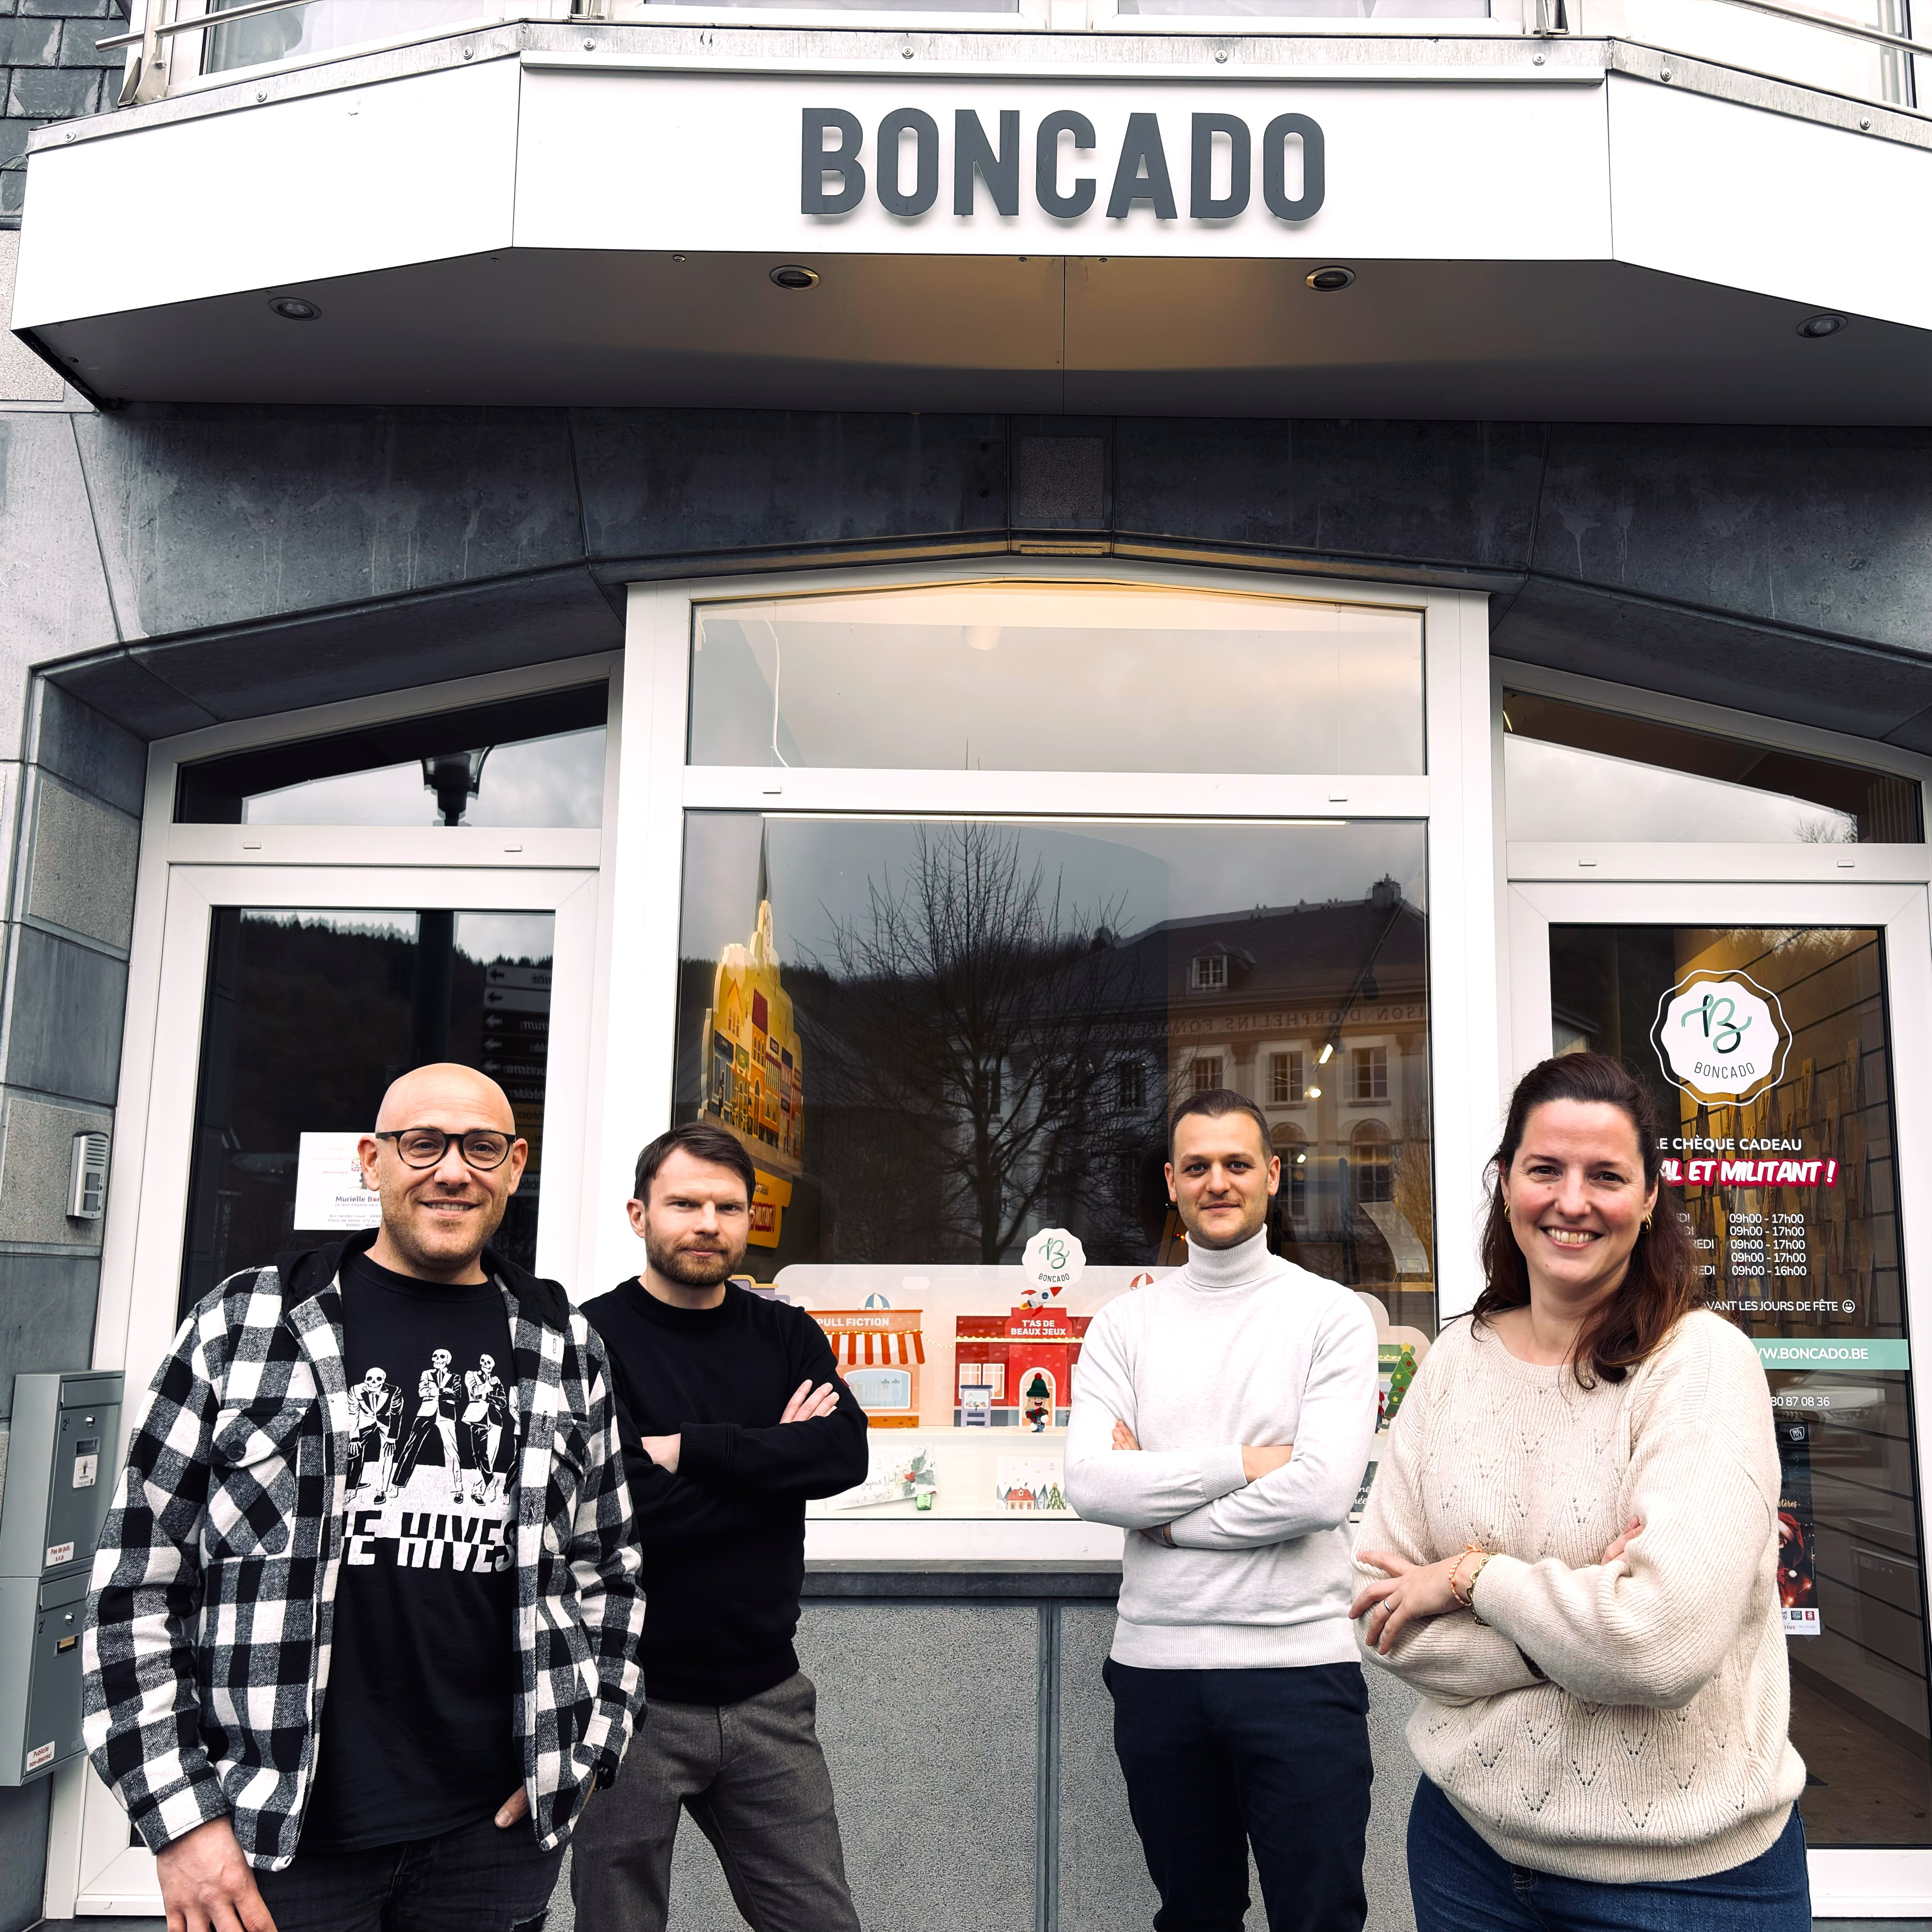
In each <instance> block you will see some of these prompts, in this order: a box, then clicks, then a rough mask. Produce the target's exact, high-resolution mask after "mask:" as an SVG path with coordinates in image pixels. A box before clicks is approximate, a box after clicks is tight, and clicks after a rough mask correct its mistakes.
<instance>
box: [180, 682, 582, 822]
mask: <svg viewBox="0 0 1932 1932" xmlns="http://www.w3.org/2000/svg"><path fill="white" fill-rule="evenodd" d="M609 706H610V694H609V690H608V688H607V686H605V685H601V684H592V685H581V686H580V687H579V688H577V689H576V690H574V691H544V692H541V693H538V694H535V695H532V696H531V697H517V698H511V699H509V700H505V701H504V702H502V703H495V704H478V705H472V706H469V707H468V708H467V709H463V710H461V711H441V712H434V713H432V714H431V715H428V716H427V717H419V718H394V719H392V720H390V721H387V722H386V723H383V724H365V725H363V726H362V727H360V728H359V729H358V730H353V731H338V732H335V733H332V734H331V735H330V736H327V737H321V738H302V739H297V740H296V742H294V743H293V744H287V745H263V746H262V747H261V748H259V749H257V750H255V751H233V752H230V753H229V754H228V755H227V756H226V757H218V758H204V759H202V760H199V762H198V763H193V764H187V765H183V766H181V771H180V774H179V776H178V778H177V779H176V781H175V823H176V824H178V825H523V826H550V825H575V826H591V825H601V823H603V820H604V718H605V715H606V714H607V711H608V709H609Z"/></svg>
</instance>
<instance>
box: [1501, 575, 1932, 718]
mask: <svg viewBox="0 0 1932 1932" xmlns="http://www.w3.org/2000/svg"><path fill="white" fill-rule="evenodd" d="M1928 554H1932V553H1928ZM1491 634H1492V637H1493V645H1494V649H1495V650H1496V654H1497V655H1499V656H1500V657H1505V658H1522V659H1524V660H1525V661H1527V662H1529V663H1531V664H1550V665H1553V666H1555V667H1556V668H1558V669H1559V670H1573V671H1577V672H1580V673H1583V674H1584V675H1585V676H1590V677H1601V678H1607V679H1613V680H1616V681H1619V682H1631V683H1635V684H1637V685H1641V686H1646V687H1648V688H1650V689H1652V690H1655V691H1670V692H1672V693H1673V694H1675V695H1676V696H1678V697H1694V698H1698V699H1701V700H1703V702H1705V703H1709V704H1727V705H1732V706H1736V707H1737V708H1738V709H1742V710H1745V711H1760V712H1764V713H1765V714H1766V715H1768V716H1770V717H1773V718H1791V719H1793V720H1795V721H1796V722H1798V723H1799V724H1817V725H1822V726H1823V727H1825V728H1826V729H1827V730H1838V731H1849V732H1853V733H1858V734H1861V735H1862V736H1867V737H1878V738H1882V737H1883V736H1885V735H1886V733H1888V732H1890V731H1891V730H1894V729H1895V728H1897V727H1898V726H1900V725H1901V724H1905V723H1906V721H1909V720H1910V719H1912V718H1916V717H1917V716H1918V714H1919V713H1920V712H1921V711H1922V710H1923V709H1924V708H1925V706H1926V703H1927V700H1928V699H1932V656H1918V655H1908V654H1907V653H1906V652H1883V651H1877V650H1869V649H1860V648H1859V647H1858V646H1855V645H1852V644H1846V643H1841V642H1838V641H1837V640H1832V639H1828V638H1822V637H1801V636H1797V635H1795V634H1792V633H1790V632H1788V631H1776V630H1772V629H1770V628H1767V627H1766V626H1763V625H1751V624H1748V623H1743V622H1737V621H1736V620H1733V619H1727V618H1723V617H1715V616H1706V615H1705V614H1704V613H1701V612H1698V611H1694V610H1670V609H1668V608H1666V607H1662V606H1660V605H1658V604H1654V603H1648V602H1646V601H1643V599H1641V598H1634V597H1622V596H1617V595H1613V594H1612V593H1610V592H1605V591H1602V590H1598V589H1588V588H1586V587H1585V586H1582V585H1579V584H1568V583H1553V582H1552V581H1550V580H1548V579H1547V578H1542V577H1538V578H1533V579H1532V580H1531V581H1530V583H1529V584H1528V585H1527V586H1525V588H1524V589H1523V591H1522V592H1521V593H1520V595H1517V597H1516V598H1514V601H1511V603H1510V604H1509V605H1508V608H1507V609H1506V610H1503V611H1502V613H1501V615H1500V616H1499V618H1498V619H1495V620H1494V621H1493V630H1492V633H1491Z"/></svg>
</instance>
